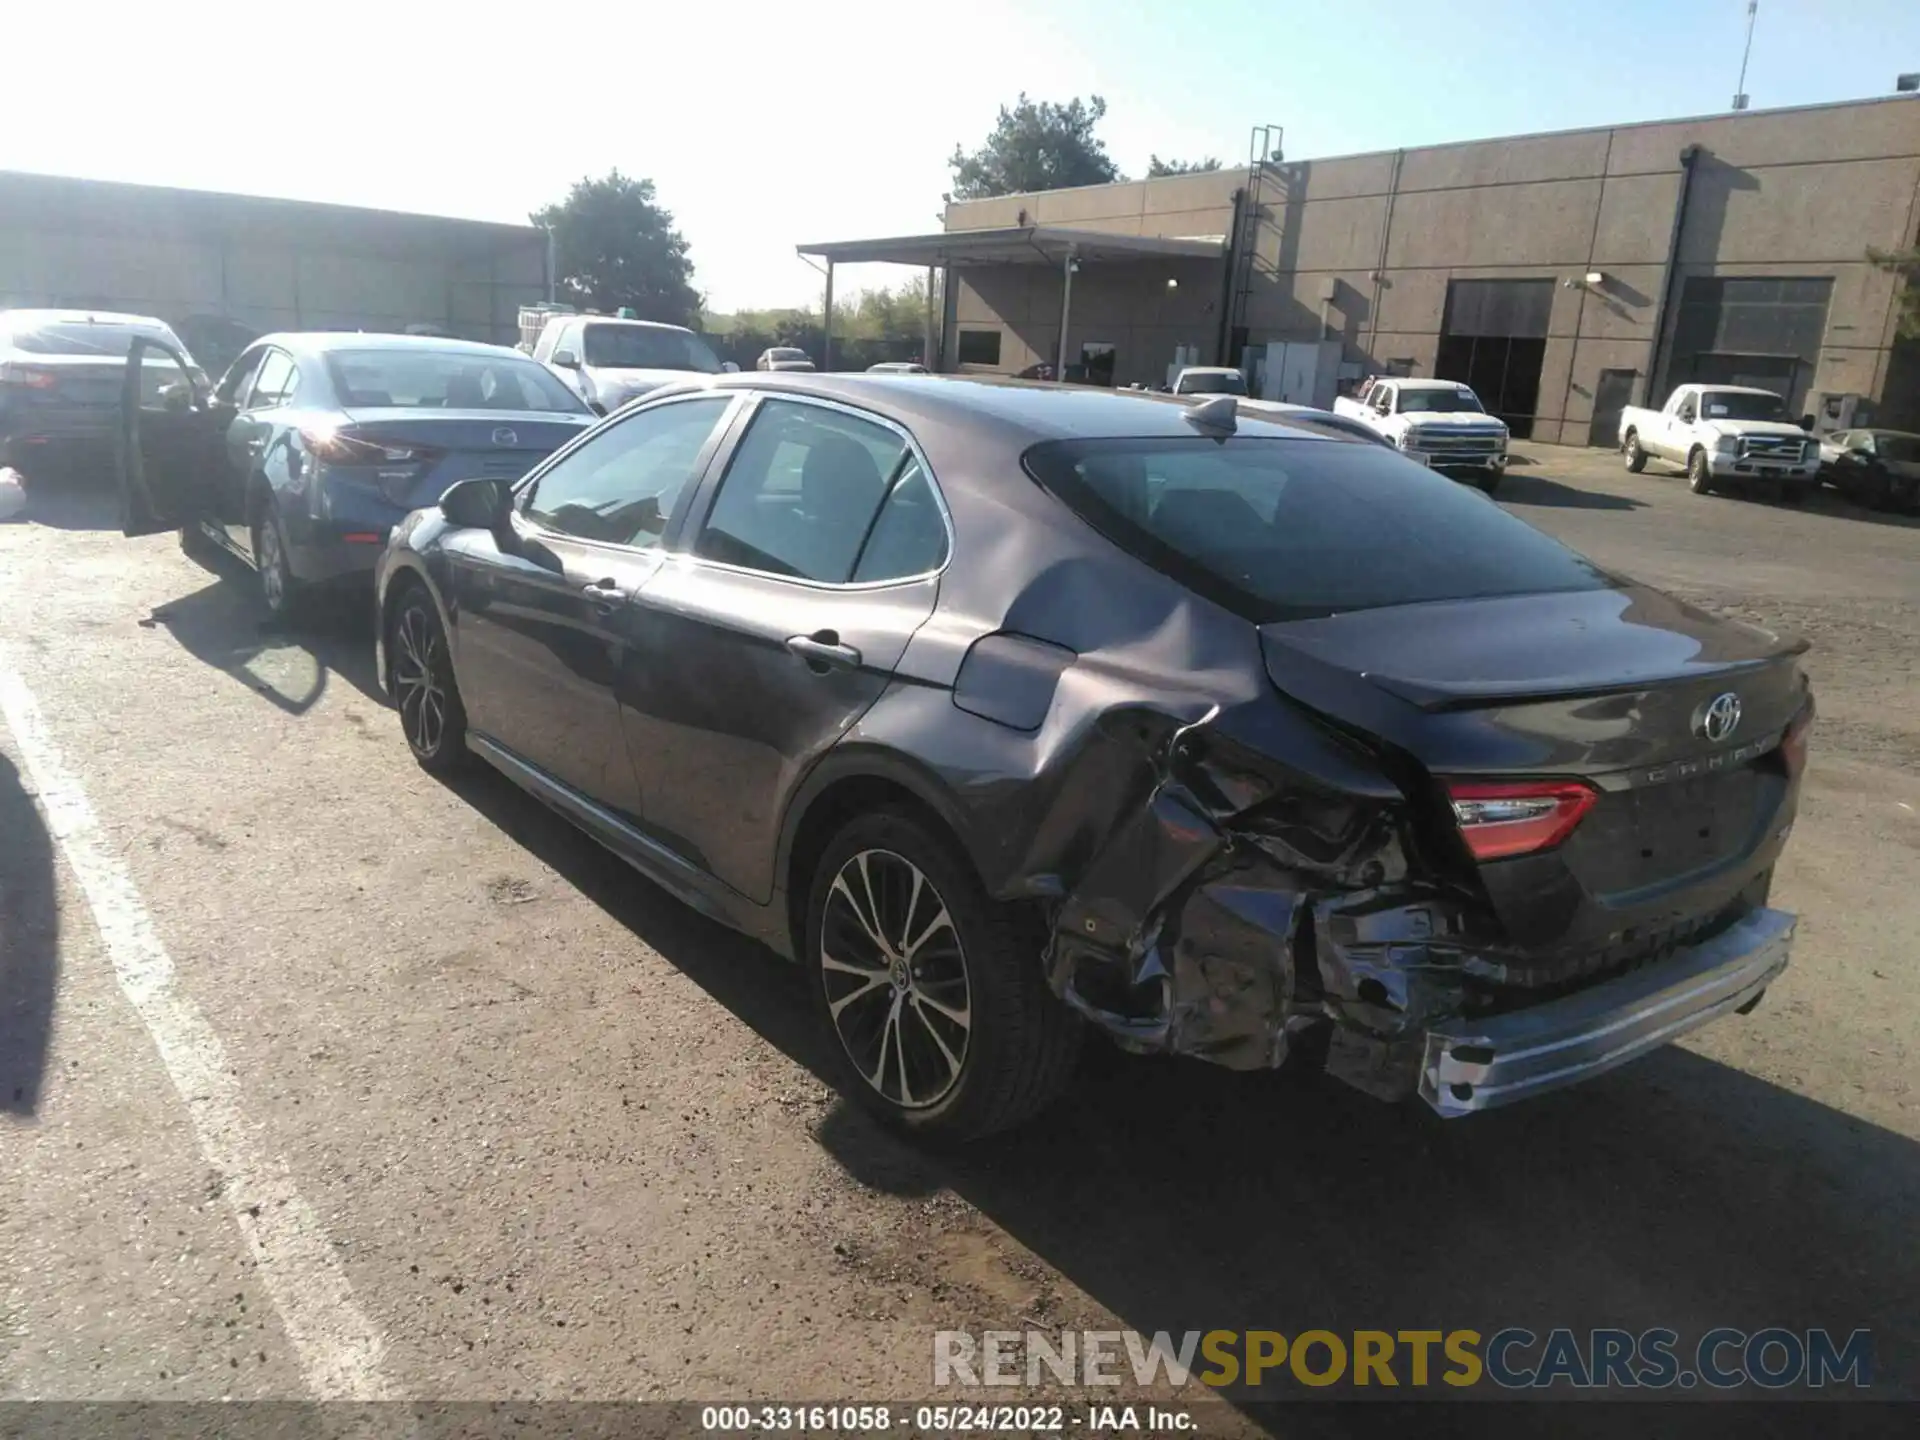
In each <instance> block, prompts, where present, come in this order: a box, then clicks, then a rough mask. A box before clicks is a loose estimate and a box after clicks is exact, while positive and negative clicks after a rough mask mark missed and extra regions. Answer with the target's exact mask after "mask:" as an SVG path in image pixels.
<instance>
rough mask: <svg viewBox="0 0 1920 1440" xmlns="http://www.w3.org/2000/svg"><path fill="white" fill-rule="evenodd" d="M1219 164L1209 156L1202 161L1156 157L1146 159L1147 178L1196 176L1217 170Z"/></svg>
mask: <svg viewBox="0 0 1920 1440" xmlns="http://www.w3.org/2000/svg"><path fill="white" fill-rule="evenodd" d="M1219 168H1220V162H1219V161H1218V160H1216V159H1214V158H1213V156H1211V155H1209V156H1207V158H1206V159H1204V160H1162V159H1161V158H1160V157H1159V156H1158V155H1149V156H1148V157H1147V178H1148V179H1149V180H1157V179H1159V178H1160V177H1161V176H1162V175H1198V174H1200V173H1202V172H1203V171H1208V170H1218V169H1219Z"/></svg>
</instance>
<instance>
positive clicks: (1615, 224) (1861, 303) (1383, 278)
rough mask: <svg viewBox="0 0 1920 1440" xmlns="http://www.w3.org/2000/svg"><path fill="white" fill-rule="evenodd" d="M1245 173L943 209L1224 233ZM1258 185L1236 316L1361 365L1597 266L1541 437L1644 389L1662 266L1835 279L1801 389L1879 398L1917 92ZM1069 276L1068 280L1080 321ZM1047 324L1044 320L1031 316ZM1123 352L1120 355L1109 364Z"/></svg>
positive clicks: (1140, 287) (1576, 290) (1428, 353)
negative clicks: (1606, 381) (1611, 386)
mask: <svg viewBox="0 0 1920 1440" xmlns="http://www.w3.org/2000/svg"><path fill="white" fill-rule="evenodd" d="M1687 145H1697V146H1699V147H1701V151H1700V155H1699V158H1698V160H1697V161H1696V166H1695V176H1694V181H1693V184H1692V188H1691V191H1690V194H1689V197H1688V203H1687V215H1686V224H1685V226H1684V229H1683V238H1682V244H1681V254H1680V259H1679V266H1678V269H1677V271H1676V273H1675V274H1674V275H1672V276H1669V274H1668V269H1667V259H1668V254H1667V252H1668V246H1669V243H1670V240H1671V237H1672V233H1673V221H1674V206H1675V203H1676V200H1677V198H1678V196H1679V193H1680V180H1681V163H1680V152H1681V149H1682V147H1684V146H1687ZM1249 180H1250V174H1249V172H1248V171H1246V170H1244V169H1241V170H1232V171H1220V172H1216V173H1214V174H1210V175H1201V176H1178V177H1170V178H1167V179H1161V180H1154V181H1149V182H1135V183H1131V184H1125V185H1113V186H1093V187H1086V188H1083V189H1079V190H1068V191H1056V192H1051V193H1047V194H1040V195H1025V196H1007V197H1003V198H1000V199H996V200H990V201H969V202H962V203H958V204H955V205H952V206H950V207H949V210H948V226H949V228H955V229H958V228H976V227H980V226H987V225H1011V224H1014V223H1015V220H1016V217H1017V216H1018V214H1019V212H1020V211H1022V210H1025V211H1026V212H1027V215H1028V219H1029V220H1030V221H1031V222H1033V223H1038V224H1054V225H1072V226H1078V227H1085V228H1112V229H1116V230H1122V231H1124V232H1125V233H1134V234H1149V235H1192V234H1218V233H1224V232H1225V231H1226V230H1227V229H1228V228H1229V227H1230V226H1231V223H1232V221H1231V214H1232V203H1233V192H1234V190H1235V189H1237V188H1240V187H1243V186H1246V185H1248V183H1249ZM1260 192H1261V193H1260V205H1259V210H1260V214H1259V217H1258V220H1257V226H1255V225H1254V224H1253V223H1252V222H1250V229H1251V230H1252V233H1253V257H1254V259H1253V279H1252V283H1251V287H1250V289H1249V292H1248V294H1247V297H1246V301H1245V306H1244V312H1243V314H1242V316H1241V318H1242V319H1243V320H1244V323H1245V325H1246V328H1247V331H1248V338H1249V341H1250V343H1255V344H1258V343H1263V342H1265V341H1267V340H1276V339H1317V338H1320V337H1321V336H1322V334H1323V333H1324V334H1327V335H1337V336H1339V337H1341V338H1342V339H1343V340H1344V341H1345V342H1346V353H1347V358H1348V360H1349V361H1350V362H1356V363H1358V364H1360V365H1362V366H1363V367H1369V368H1370V367H1374V366H1384V365H1385V364H1386V363H1387V362H1389V361H1391V360H1395V359H1404V358H1411V359H1413V360H1414V362H1415V364H1416V367H1417V371H1416V373H1421V374H1431V373H1432V365H1433V360H1434V355H1435V353H1436V350H1437V346H1438V341H1439V332H1440V327H1441V324H1442V320H1443V316H1444V312H1445V306H1446V296H1447V286H1448V283H1449V282H1450V281H1452V280H1456V279H1467V278H1479V277H1490V278H1497V277H1522V276H1542V277H1548V278H1553V279H1555V280H1557V281H1561V282H1564V281H1566V280H1574V281H1576V282H1580V281H1581V277H1583V276H1584V275H1585V274H1586V273H1587V272H1588V271H1590V270H1594V271H1599V272H1601V273H1603V274H1604V275H1605V276H1606V277H1607V278H1606V280H1605V281H1604V282H1603V283H1602V284H1600V285H1599V286H1597V287H1591V288H1589V287H1587V286H1585V285H1584V283H1576V285H1575V286H1574V287H1572V288H1568V287H1565V286H1564V284H1563V285H1561V286H1559V287H1557V288H1556V291H1555V303H1554V310H1553V316H1552V323H1551V326H1550V333H1549V343H1548V346H1547V357H1546V360H1545V362H1544V364H1543V367H1542V374H1541V385H1540V414H1539V421H1538V424H1537V425H1536V428H1535V435H1536V436H1537V437H1539V438H1543V439H1558V438H1561V437H1562V435H1563V434H1564V436H1565V437H1566V438H1568V439H1570V440H1573V439H1577V440H1578V441H1580V442H1581V443H1584V441H1585V438H1586V433H1587V428H1588V425H1589V423H1590V421H1591V419H1592V414H1593V411H1592V391H1593V387H1594V385H1595V384H1596V383H1597V380H1598V378H1599V372H1600V370H1601V369H1603V368H1614V367H1617V368H1632V369H1634V370H1636V371H1638V372H1640V380H1639V382H1638V386H1637V391H1636V398H1645V395H1646V391H1647V390H1648V389H1649V388H1650V385H1649V380H1650V379H1651V380H1655V381H1657V380H1659V379H1660V378H1661V377H1649V376H1647V374H1646V373H1645V372H1646V369H1647V366H1648V362H1649V358H1650V356H1651V353H1652V339H1653V330H1654V325H1655V317H1656V315H1658V314H1659V313H1660V312H1661V308H1662V303H1663V297H1664V296H1665V294H1666V291H1667V289H1668V282H1669V280H1670V279H1671V280H1673V281H1675V282H1676V285H1675V289H1674V293H1675V296H1676V299H1677V296H1678V293H1679V291H1678V284H1677V282H1680V281H1684V279H1685V278H1686V277H1687V276H1689V275H1699V274H1724V275H1733V274H1773V275H1783V276H1784V275H1793V276H1823V277H1831V278H1832V280H1833V282H1834V284H1833V298H1832V301H1831V305H1830V309H1829V315H1828V325H1827V334H1826V343H1825V344H1824V345H1823V347H1822V350H1821V354H1820V358H1819V363H1818V367H1817V373H1816V375H1815V377H1814V381H1813V388H1814V389H1816V390H1840V389H1858V390H1863V391H1865V392H1867V393H1869V394H1873V395H1875V396H1876V397H1879V396H1881V394H1882V386H1883V385H1884V383H1885V379H1886V375H1887V370H1888V352H1889V347H1890V346H1891V344H1892V339H1893V325H1894V297H1895V286H1894V282H1893V279H1892V277H1889V276H1885V275H1882V274H1880V273H1879V272H1878V271H1875V270H1873V269H1872V268H1871V267H1870V266H1868V265H1867V264H1866V263H1865V262H1864V252H1865V250H1866V247H1867V246H1869V245H1875V246H1879V247H1882V248H1889V249H1890V248H1897V247H1899V246H1901V245H1904V244H1910V243H1913V241H1914V239H1915V231H1916V227H1917V226H1920V101H1911V100H1904V99H1888V100H1883V101H1869V102H1862V103H1859V104H1852V105H1840V106H1829V107H1818V108H1811V109H1803V110H1792V111H1778V112H1771V113H1768V112H1760V113H1749V114H1744V115H1737V116H1736V115H1725V116H1714V117H1708V118H1704V119H1698V120H1685V121H1673V122H1662V123H1657V124H1648V125H1629V126H1620V127H1617V128H1614V129H1611V130H1607V129H1601V130H1589V131H1578V132H1572V133H1569V134H1561V135H1539V136H1524V137H1519V138H1515V139H1507V140H1490V141H1482V142H1475V143H1471V144H1461V145H1443V146H1432V147H1428V148H1425V149H1420V150H1408V151H1405V152H1402V153H1394V152H1383V153H1380V154H1374V155H1358V156H1348V157H1341V158H1336V159H1331V160H1315V161H1307V162H1300V163H1293V164H1287V165H1278V166H1271V167H1268V169H1267V170H1266V171H1265V172H1264V174H1263V175H1262V176H1261V177H1260ZM1389 217H1390V219H1389ZM1383 237H1384V239H1385V246H1384V253H1385V265H1384V268H1382V265H1381V257H1382V252H1383V247H1382V239H1383ZM1143 268H1144V267H1143ZM1376 272H1377V278H1376ZM1083 274H1084V272H1083ZM1329 281H1337V282H1338V295H1339V298H1338V300H1337V301H1336V302H1335V303H1334V304H1333V305H1331V306H1329V307H1326V311H1325V316H1324V318H1325V329H1324V331H1323V329H1322V320H1323V307H1322V303H1321V296H1322V294H1323V292H1324V288H1325V286H1326V284H1327V283H1328V282H1329ZM979 283H982V282H980V281H979V280H978V279H975V280H970V281H968V282H967V284H968V286H969V287H971V286H974V285H977V284H979ZM1051 285H1052V290H1051V292H1050V293H1051V294H1052V299H1051V301H1050V302H1048V306H1049V313H1050V316H1051V318H1050V319H1047V318H1045V317H1043V316H1041V315H1040V314H1038V313H1037V312H1036V311H1035V308H1034V306H1033V305H1032V304H1031V303H1029V305H1028V306H1027V310H1026V311H1025V312H1023V317H1024V318H1022V319H1021V321H1020V322H1019V323H1020V324H1021V325H1022V326H1023V327H1024V328H1025V329H1027V330H1029V331H1033V332H1034V338H1033V341H1032V343H1031V344H1030V348H1029V352H1028V353H1030V354H1031V355H1032V356H1033V358H1046V359H1051V358H1052V352H1053V347H1054V343H1055V341H1056V340H1057V327H1058V315H1059V308H1058V294H1057V290H1058V286H1057V280H1054V281H1052V282H1051ZM1079 293H1080V287H1079V285H1078V284H1076V300H1075V312H1076V323H1075V326H1074V328H1075V329H1076V330H1078V328H1079V324H1078V313H1079V298H1078V297H1079ZM1217 293H1218V292H1217V289H1216V291H1215V294H1216V295H1217ZM961 294H962V297H963V301H962V303H963V305H969V304H970V305H971V307H972V309H971V312H970V313H971V323H974V324H992V323H1000V322H997V321H996V318H995V311H994V309H993V306H992V305H991V304H987V303H985V302H984V301H983V300H982V299H981V298H980V296H979V295H978V294H975V295H974V296H973V297H972V298H971V300H969V299H968V298H967V297H968V289H967V288H963V289H962V291H961ZM1157 298H1158V297H1157V296H1156V295H1155V293H1154V291H1153V288H1152V286H1151V285H1150V284H1148V283H1146V282H1145V281H1144V280H1143V281H1141V282H1139V283H1136V284H1134V285H1133V287H1132V289H1131V290H1127V289H1126V288H1125V287H1122V289H1121V290H1119V291H1116V292H1114V293H1113V294H1112V295H1111V296H1109V297H1106V298H1104V299H1103V300H1102V301H1101V302H1099V303H1101V304H1102V306H1103V307H1105V308H1104V310H1103V313H1102V314H1100V315H1099V316H1097V317H1096V319H1097V321H1098V323H1101V324H1107V325H1109V327H1111V326H1112V325H1117V324H1119V323H1121V320H1122V318H1123V315H1122V312H1123V311H1125V310H1126V309H1127V307H1128V306H1129V305H1135V306H1142V307H1147V306H1151V305H1152V304H1153V303H1155V302H1156V300H1157ZM1109 317H1111V318H1109ZM1204 318H1205V319H1206V320H1210V321H1211V322H1213V323H1212V325H1211V326H1208V325H1201V326H1200V327H1199V328H1201V329H1204V330H1208V331H1209V332H1211V331H1213V330H1215V329H1217V324H1218V319H1219V316H1218V315H1217V314H1215V315H1212V316H1207V317H1204ZM1672 318H1673V317H1672V316H1671V314H1669V315H1668V317H1667V328H1668V330H1669V334H1670V329H1671V323H1672ZM1131 319H1132V322H1133V327H1134V330H1135V331H1137V332H1138V338H1139V342H1140V343H1142V344H1147V345H1151V344H1163V345H1165V346H1167V347H1168V348H1169V349H1170V347H1171V345H1172V344H1173V343H1175V342H1174V341H1173V340H1172V339H1170V338H1168V337H1169V335H1170V334H1171V333H1172V331H1170V330H1165V327H1161V326H1158V325H1155V324H1153V323H1150V321H1149V320H1148V318H1147V313H1146V312H1141V311H1136V312H1134V313H1133V314H1132V316H1131ZM1001 321H1004V322H1005V323H1012V321H1011V320H1010V319H1009V318H1008V317H1001ZM1089 323H1094V322H1093V321H1090V322H1089ZM1192 323H1193V320H1192V318H1191V317H1190V318H1189V320H1188V321H1185V322H1182V326H1176V327H1173V328H1174V329H1177V330H1180V332H1181V334H1182V335H1183V337H1184V334H1185V329H1184V328H1183V327H1184V326H1190V325H1191V324H1192ZM1049 324H1050V325H1051V326H1052V327H1053V332H1052V333H1051V334H1040V333H1039V332H1038V331H1036V330H1034V327H1036V326H1037V327H1040V329H1043V330H1044V329H1045V327H1046V326H1047V325H1049ZM1163 330H1165V333H1163ZM1130 333H1133V332H1132V331H1130ZM1093 338H1110V337H1108V336H1099V337H1093ZM1115 343H1120V342H1118V341H1116V342H1115ZM1208 343H1210V341H1209V342H1208ZM1077 344H1078V341H1077V339H1076V340H1075V341H1074V347H1075V348H1076V350H1077ZM1130 359H1131V357H1128V356H1127V355H1125V354H1124V353H1123V355H1122V357H1121V370H1122V373H1123V374H1124V373H1126V371H1127V370H1128V369H1129V366H1130ZM1022 363H1032V361H1031V360H1027V361H1023V362H1022ZM1161 364H1164V360H1163V359H1162V358H1161V357H1158V356H1154V355H1143V356H1142V357H1140V358H1139V360H1138V362H1137V365H1138V368H1139V369H1140V370H1141V371H1143V372H1146V375H1145V377H1144V378H1155V376H1156V374H1157V367H1158V366H1159V365H1161ZM1005 368H1009V369H1013V368H1018V367H1017V366H1014V365H1012V364H1011V363H1008V364H1007V365H1006V367H1005ZM1653 398H1654V399H1656V400H1658V399H1659V398H1660V397H1659V396H1658V395H1655V396H1654V397H1653ZM1917 403H1920V402H1917Z"/></svg>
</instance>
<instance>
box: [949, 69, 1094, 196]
mask: <svg viewBox="0 0 1920 1440" xmlns="http://www.w3.org/2000/svg"><path fill="white" fill-rule="evenodd" d="M1106 113H1107V102H1106V101H1105V100H1103V99H1101V98H1100V97H1099V96H1098V95H1095V96H1093V97H1092V98H1091V99H1088V100H1082V99H1080V98H1079V97H1078V96H1075V97H1074V98H1073V99H1072V100H1071V101H1069V102H1068V103H1067V104H1065V105H1056V104H1054V103H1052V102H1051V101H1047V100H1039V101H1035V100H1029V99H1028V98H1027V96H1026V93H1025V92H1024V91H1022V92H1021V95H1020V98H1019V99H1018V100H1017V101H1016V102H1014V105H1013V108H1012V109H1008V108H1007V107H1006V106H1005V105H1002V106H1001V107H1000V118H999V119H998V120H997V121H995V122H994V126H993V131H992V133H991V134H989V135H988V136H987V138H986V140H985V141H984V142H983V143H982V144H981V145H980V147H979V148H978V149H977V150H975V151H973V152H972V153H971V154H969V153H967V151H966V150H965V149H963V148H962V147H960V146H958V145H956V146H954V147H953V158H952V159H950V160H948V161H947V164H948V165H949V166H950V167H951V168H952V170H953V190H952V192H951V194H950V197H949V198H951V199H956V200H979V199H982V198H984V197H986V196H989V195H1012V194H1016V193H1018V192H1021V191H1025V190H1058V189H1061V188H1063V187H1064V186H1068V185H1104V184H1106V183H1108V182H1109V181H1113V180H1119V179H1121V178H1122V176H1121V174H1120V169H1119V167H1118V166H1117V165H1115V164H1114V163H1113V160H1112V158H1111V157H1110V156H1109V155H1108V154H1107V147H1106V145H1105V144H1103V143H1102V142H1101V141H1100V140H1098V139H1096V138H1095V137H1094V133H1093V127H1094V126H1095V125H1098V124H1099V123H1100V117H1101V116H1103V115H1105V114H1106Z"/></svg>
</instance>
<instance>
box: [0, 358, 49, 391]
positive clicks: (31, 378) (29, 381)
mask: <svg viewBox="0 0 1920 1440" xmlns="http://www.w3.org/2000/svg"><path fill="white" fill-rule="evenodd" d="M59 383H60V377H59V376H58V375H56V374H54V373H53V372H52V371H51V370H36V369H35V368H34V367H33V366H31V365H17V364H15V363H14V362H13V361H11V360H9V361H6V362H5V363H4V364H0V385H9V386H18V387H19V388H20V389H22V390H52V389H54V388H55V387H56V386H58V385H59Z"/></svg>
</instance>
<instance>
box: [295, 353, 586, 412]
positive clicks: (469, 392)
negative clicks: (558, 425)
mask: <svg viewBox="0 0 1920 1440" xmlns="http://www.w3.org/2000/svg"><path fill="white" fill-rule="evenodd" d="M327 371H328V373H329V374H331V375H332V377H333V388H334V393H335V394H336V395H338V396H339V398H340V403H341V404H342V405H343V406H345V407H346V408H347V409H349V410H418V409H428V410H434V409H439V410H518V411H534V412H536V413H543V412H546V413H551V412H558V413H561V414H566V415H578V414H582V413H584V412H585V411H586V408H587V407H586V402H585V401H583V400H582V399H581V398H580V397H579V396H578V395H576V394H574V393H573V391H571V390H569V389H568V388H567V387H566V386H565V385H563V384H561V383H560V381H559V380H558V379H556V378H555V376H554V374H553V372H552V371H551V370H549V369H547V368H546V366H544V365H540V364H537V363H536V362H534V361H532V360H529V359H528V358H527V357H526V356H524V355H522V354H520V353H519V352H518V351H514V350H499V351H496V352H491V353H490V352H488V351H485V350H478V349H476V350H415V349H410V348H409V349H401V348H399V347H395V348H393V349H391V350H334V351H330V352H328V354H327Z"/></svg>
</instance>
